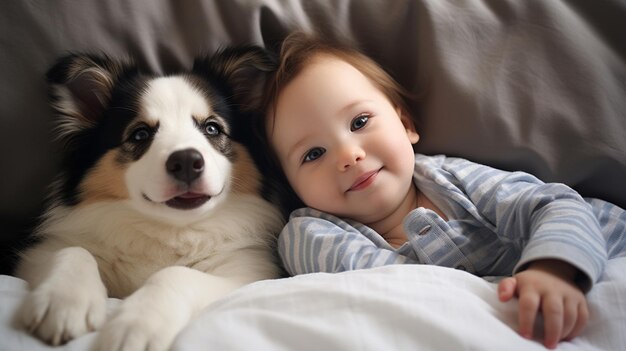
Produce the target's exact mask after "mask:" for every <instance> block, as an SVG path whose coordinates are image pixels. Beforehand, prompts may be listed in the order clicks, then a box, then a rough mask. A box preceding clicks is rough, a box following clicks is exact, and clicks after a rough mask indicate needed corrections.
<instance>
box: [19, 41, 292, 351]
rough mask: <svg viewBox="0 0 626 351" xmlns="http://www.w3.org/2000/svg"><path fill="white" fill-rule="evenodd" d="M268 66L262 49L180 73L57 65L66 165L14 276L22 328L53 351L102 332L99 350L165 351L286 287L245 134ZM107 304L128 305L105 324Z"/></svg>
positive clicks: (98, 63) (92, 61)
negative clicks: (208, 311)
mask: <svg viewBox="0 0 626 351" xmlns="http://www.w3.org/2000/svg"><path fill="white" fill-rule="evenodd" d="M274 66H275V62H274V61H273V60H272V57H271V56H270V55H269V54H268V52H267V51H265V50H264V49H262V48H260V47H256V46H236V47H235V46H233V47H228V48H224V49H221V50H218V51H217V52H216V53H215V54H213V55H210V56H207V57H202V58H198V59H196V60H195V61H194V65H193V68H192V69H191V70H189V71H186V72H183V73H179V74H174V75H152V74H145V73H143V72H142V71H141V70H140V69H139V68H138V65H136V64H134V63H132V62H131V61H130V60H120V59H113V58H110V57H108V56H106V55H100V54H96V55H93V54H84V53H74V54H69V55H67V56H65V57H63V58H61V59H59V60H58V62H57V63H56V64H55V65H54V66H53V67H52V68H51V69H50V70H49V71H48V73H47V79H48V81H49V83H50V86H51V94H50V95H51V105H52V107H53V109H54V110H55V112H56V115H57V116H58V121H57V122H58V123H57V130H56V132H57V134H58V137H59V139H60V140H61V141H62V142H63V143H62V144H63V161H62V164H61V166H60V168H61V173H60V175H59V177H58V178H57V179H56V181H55V182H54V183H53V185H52V186H51V195H50V201H49V203H50V205H49V206H47V207H46V210H45V213H44V215H43V216H42V221H41V224H40V225H39V227H38V228H37V229H36V233H35V234H36V235H35V236H36V237H37V238H38V242H37V243H36V244H35V245H33V246H32V247H30V248H29V249H28V250H26V251H25V252H23V254H22V255H21V259H20V262H19V263H18V267H17V270H16V275H17V276H18V277H21V278H23V279H25V280H26V281H27V282H28V283H29V286H30V289H31V290H30V291H29V293H28V295H27V296H26V298H25V300H24V303H23V305H22V306H21V308H20V309H19V311H18V315H17V317H18V319H19V320H21V322H22V323H23V325H24V327H25V328H27V329H28V330H29V331H30V332H32V333H33V334H35V335H36V336H37V337H39V338H40V339H42V340H44V341H46V342H48V343H50V344H52V345H58V344H62V343H65V342H68V341H69V340H72V339H74V338H77V337H79V336H81V335H83V334H86V333H88V332H91V331H95V330H99V333H98V335H97V337H96V341H95V349H96V350H105V349H106V350H122V349H124V350H166V349H168V348H169V347H170V345H171V344H172V342H173V340H174V338H175V336H176V335H177V334H178V332H179V331H180V330H181V329H182V328H183V327H184V326H185V325H186V324H187V323H188V321H189V320H190V319H191V318H192V317H193V316H194V315H196V314H197V313H198V312H199V311H200V310H201V309H202V308H204V307H206V306H208V305H209V304H210V303H212V302H213V301H215V300H217V299H219V298H221V297H223V296H225V295H226V294H228V293H230V292H232V291H233V290H235V289H237V288H239V287H241V286H243V285H246V284H249V283H251V282H254V281H258V280H263V279H272V278H277V277H280V276H281V274H282V270H281V268H280V265H279V264H278V260H277V258H276V255H275V250H274V249H275V241H276V236H277V234H278V233H279V231H280V230H281V229H282V226H283V225H284V216H283V214H281V211H280V210H279V206H277V205H276V204H275V203H274V202H272V201H270V200H271V186H270V185H268V184H269V181H268V179H267V177H264V176H263V173H264V171H263V169H262V167H261V164H262V162H260V161H259V160H260V159H259V157H260V156H259V154H260V153H262V151H261V150H259V149H258V148H257V147H256V146H255V144H254V142H253V141H251V140H253V139H254V138H251V137H250V136H251V135H252V134H253V133H254V131H253V130H251V129H252V127H251V124H250V123H248V122H249V121H248V117H249V115H250V114H251V113H252V112H251V111H253V110H254V107H255V106H256V105H255V104H257V103H258V101H260V96H261V93H262V86H263V79H264V77H266V76H267V72H269V71H271V70H272V69H273V68H274ZM255 155H256V156H255ZM107 297H117V298H123V299H124V300H123V301H122V302H121V304H120V305H119V308H117V309H116V310H115V311H114V312H113V313H112V315H110V316H109V317H108V318H107ZM107 319H108V320H107Z"/></svg>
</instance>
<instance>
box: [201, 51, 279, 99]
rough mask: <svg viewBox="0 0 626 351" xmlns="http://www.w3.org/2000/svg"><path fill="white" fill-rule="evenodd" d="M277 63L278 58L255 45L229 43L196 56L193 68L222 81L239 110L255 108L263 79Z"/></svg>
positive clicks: (260, 96) (207, 76) (217, 80)
mask: <svg viewBox="0 0 626 351" xmlns="http://www.w3.org/2000/svg"><path fill="white" fill-rule="evenodd" d="M277 67H278V59H277V57H276V56H275V55H274V54H272V53H271V52H270V51H268V50H266V49H264V48H262V47H260V46H257V45H242V46H230V47H225V48H222V49H220V50H218V51H217V52H216V53H215V54H213V55H211V56H206V57H202V58H197V59H196V60H195V61H194V65H193V69H192V72H193V73H195V74H198V75H200V76H204V77H206V78H208V79H209V80H211V81H212V82H225V84H226V87H227V90H228V91H230V92H231V93H232V94H231V96H229V98H231V99H232V101H233V102H234V103H235V104H236V105H237V106H238V107H239V110H241V111H258V109H259V108H261V104H262V102H263V96H264V88H265V83H266V82H267V79H268V77H269V75H270V74H271V73H272V72H274V71H275V70H276V68H277Z"/></svg>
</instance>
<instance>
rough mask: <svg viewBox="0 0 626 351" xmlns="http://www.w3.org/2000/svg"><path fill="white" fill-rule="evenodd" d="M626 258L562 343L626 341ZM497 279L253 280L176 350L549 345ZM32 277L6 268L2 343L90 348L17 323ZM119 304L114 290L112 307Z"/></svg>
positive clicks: (449, 272)
mask: <svg viewBox="0 0 626 351" xmlns="http://www.w3.org/2000/svg"><path fill="white" fill-rule="evenodd" d="M624 271H626V258H618V259H614V260H611V261H609V264H608V266H607V267H606V270H605V273H604V275H603V277H602V279H601V281H600V282H599V283H598V284H597V285H596V286H595V287H594V288H593V290H591V291H590V292H589V294H588V301H589V306H590V315H591V317H590V321H589V323H588V325H587V327H586V329H585V331H584V333H583V335H581V336H580V337H578V338H576V339H574V340H573V341H570V342H562V343H560V344H559V347H558V350H563V351H566V350H580V351H582V350H585V351H589V350H606V351H608V350H625V349H626V275H625V274H624V273H623V272H624ZM496 287H497V284H496V283H494V282H490V281H488V280H485V279H482V278H479V277H476V276H474V275H471V274H469V273H466V272H463V271H459V270H454V269H450V268H445V267H437V266H425V265H395V266H386V267H379V268H375V269H369V270H359V271H350V272H344V273H338V274H327V273H316V274H309V275H301V276H296V277H293V278H285V279H277V280H268V281H261V282H257V283H253V284H250V285H248V286H245V287H243V288H241V289H239V290H237V291H235V292H233V293H232V294H230V295H229V296H227V297H225V298H223V299H221V300H219V301H217V302H215V303H214V304H212V305H211V306H209V307H208V308H207V309H205V310H204V311H203V312H202V313H201V314H200V315H199V316H197V318H195V319H194V320H193V321H192V322H191V323H190V324H189V326H188V327H187V328H186V329H185V330H183V332H182V333H181V334H180V335H179V336H178V338H177V340H176V342H175V344H174V346H173V350H183V351H186V350H189V351H191V350H194V351H195V350H302V351H306V350H376V351H380V350H545V348H544V347H543V346H542V345H541V343H540V342H539V341H536V340H526V339H524V338H521V337H520V336H518V334H517V332H516V329H517V319H516V318H517V301H512V302H508V303H501V302H499V301H498V299H497V296H496ZM26 289H27V286H26V283H25V282H24V281H22V280H20V279H17V278H14V277H10V276H0V306H1V308H0V324H1V328H0V350H87V349H88V348H89V345H90V343H91V342H92V340H93V338H94V336H95V333H91V334H89V335H86V336H83V337H81V338H78V339H76V340H74V341H72V342H70V343H68V344H66V345H64V346H62V347H58V348H52V347H49V346H47V345H45V344H43V343H41V342H40V341H38V340H37V339H35V338H33V337H31V336H29V335H28V334H26V333H25V332H24V331H22V330H20V329H17V328H16V326H15V323H14V322H13V315H14V313H15V310H16V309H17V307H18V306H19V303H20V301H21V300H22V298H23V297H24V295H25V293H26V291H27V290H26ZM118 304H119V300H117V299H109V311H113V310H114V308H115V307H116V306H117V305H118Z"/></svg>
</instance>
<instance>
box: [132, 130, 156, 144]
mask: <svg viewBox="0 0 626 351" xmlns="http://www.w3.org/2000/svg"><path fill="white" fill-rule="evenodd" d="M150 136H151V133H150V130H149V129H148V128H147V127H139V128H137V129H135V130H134V131H133V133H132V134H131V135H130V141H132V142H135V143H139V142H142V141H146V140H148V139H150Z"/></svg>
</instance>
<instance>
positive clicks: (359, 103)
mask: <svg viewBox="0 0 626 351" xmlns="http://www.w3.org/2000/svg"><path fill="white" fill-rule="evenodd" d="M274 78H275V79H274V81H273V84H272V85H271V86H270V88H269V89H268V94H269V96H268V99H267V101H268V103H267V106H268V107H267V114H266V116H267V117H266V120H265V121H264V128H265V135H264V138H266V140H265V141H266V142H267V144H268V147H269V148H270V150H271V153H272V154H273V156H274V160H275V163H276V166H277V167H278V166H279V167H280V168H281V169H282V172H283V174H284V176H285V178H286V180H287V181H288V184H289V185H290V187H291V189H292V190H293V192H294V193H295V195H297V197H298V198H299V199H300V200H301V201H302V203H303V204H304V205H305V206H306V207H303V208H300V209H297V210H295V211H293V212H292V213H291V216H290V219H289V222H288V224H287V225H286V227H285V228H284V229H283V231H282V233H281V235H280V237H279V252H280V255H281V258H282V260H283V263H284V265H285V268H286V269H287V271H288V272H289V273H290V274H292V275H296V274H303V273H310V272H339V271H345V270H353V269H361V268H369V267H376V266H381V265H387V264H398V263H413V264H435V265H441V266H447V267H454V268H457V269H462V270H465V271H468V272H470V273H473V274H476V275H479V276H494V275H497V276H508V277H507V278H504V279H502V280H501V281H500V282H499V285H498V294H499V298H500V300H501V301H509V300H510V299H512V298H513V297H517V298H519V333H520V334H521V335H522V336H524V337H527V338H532V337H533V326H534V324H535V320H536V316H537V314H538V313H542V314H543V318H544V345H545V346H546V347H548V348H554V347H556V345H557V343H558V342H559V341H561V340H569V339H571V338H573V337H575V336H577V335H579V334H580V333H581V331H582V329H583V327H584V326H585V323H586V321H587V318H588V313H589V312H588V308H587V303H586V299H585V295H584V293H586V292H587V291H588V290H589V289H590V288H591V287H592V286H593V284H594V283H595V282H596V281H597V280H598V279H599V277H600V276H601V274H602V272H603V269H604V266H605V264H606V260H607V259H608V258H610V257H616V256H620V255H621V256H623V255H624V251H626V250H624V246H625V243H624V242H625V236H626V212H625V211H624V210H622V209H621V208H619V207H617V206H615V205H612V204H610V203H607V202H604V201H601V200H598V199H583V198H582V197H581V196H580V195H579V194H578V193H576V192H575V191H573V190H572V189H570V188H568V187H567V186H565V185H563V184H556V183H551V184H546V183H543V182H542V181H540V180H538V179H537V178H535V177H533V176H532V175H530V174H527V173H523V172H505V171H501V170H497V169H494V168H491V167H488V166H485V165H480V164H476V163H473V162H470V161H468V160H464V159H459V158H452V157H446V156H442V155H439V156H425V155H421V154H416V153H415V152H414V149H413V146H414V145H415V144H416V143H417V142H418V141H419V139H420V135H419V132H418V130H417V129H416V127H415V124H414V122H413V118H412V116H411V114H410V111H409V109H408V108H407V106H408V104H407V101H409V100H408V94H406V93H405V91H404V90H403V89H402V88H401V87H400V86H399V85H398V84H397V83H396V82H395V81H394V80H393V79H392V78H391V77H390V76H389V75H387V74H386V73H385V71H384V70H383V69H382V68H381V67H379V66H378V65H377V64H376V63H375V62H374V61H372V60H371V59H369V58H368V57H366V56H364V55H363V54H361V53H359V52H358V51H356V50H355V49H353V48H350V47H346V46H342V45H337V44H331V43H328V42H325V41H323V40H321V39H319V38H316V37H314V36H310V35H307V34H304V33H294V34H292V35H290V36H289V37H287V38H286V39H285V41H284V42H283V45H282V48H281V53H280V67H279V69H278V70H277V72H276V75H275V77H274Z"/></svg>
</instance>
